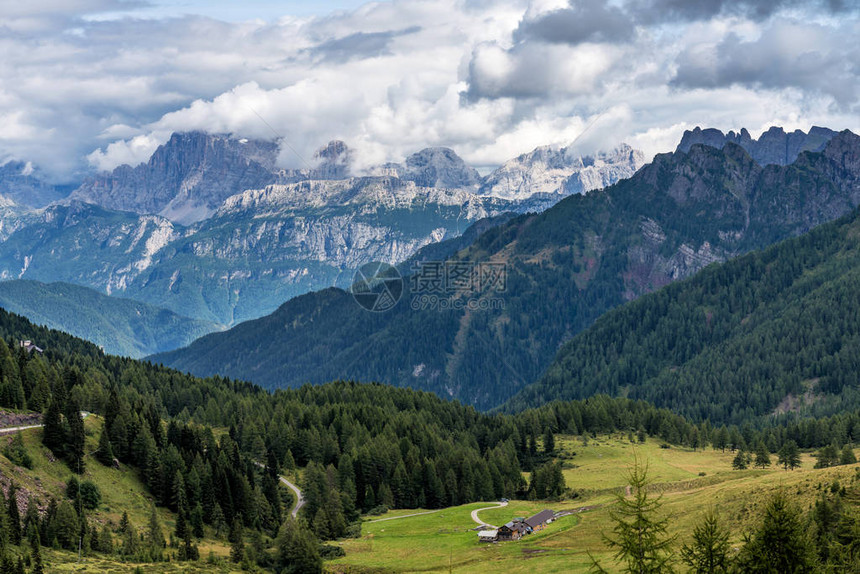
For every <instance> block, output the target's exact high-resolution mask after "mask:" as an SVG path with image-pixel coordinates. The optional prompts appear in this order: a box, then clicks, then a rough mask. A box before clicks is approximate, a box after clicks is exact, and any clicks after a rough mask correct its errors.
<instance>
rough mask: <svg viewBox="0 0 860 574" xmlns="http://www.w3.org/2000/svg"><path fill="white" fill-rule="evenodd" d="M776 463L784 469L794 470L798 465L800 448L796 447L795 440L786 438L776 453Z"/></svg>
mask: <svg viewBox="0 0 860 574" xmlns="http://www.w3.org/2000/svg"><path fill="white" fill-rule="evenodd" d="M777 464H779V465H781V466H782V467H783V468H784V469H785V470H794V469H795V468H798V467H800V450H799V449H798V448H797V443H796V442H794V441H793V440H788V441H786V442H785V444H783V445H782V448H781V449H779V452H778V453H777Z"/></svg>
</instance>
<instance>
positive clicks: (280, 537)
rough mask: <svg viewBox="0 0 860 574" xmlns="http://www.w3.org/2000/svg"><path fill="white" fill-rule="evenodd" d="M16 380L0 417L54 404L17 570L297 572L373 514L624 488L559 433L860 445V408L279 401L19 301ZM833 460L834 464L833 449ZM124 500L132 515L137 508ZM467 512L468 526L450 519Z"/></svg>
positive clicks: (9, 362)
mask: <svg viewBox="0 0 860 574" xmlns="http://www.w3.org/2000/svg"><path fill="white" fill-rule="evenodd" d="M22 338H27V339H31V340H33V341H35V342H36V343H37V344H39V345H40V346H41V347H42V348H44V349H45V352H44V354H40V353H38V352H36V351H32V352H29V353H28V352H26V351H24V350H23V349H21V350H18V351H16V352H15V354H14V355H13V353H12V350H14V349H10V348H9V347H8V346H7V343H6V341H12V342H13V345H14V341H15V340H17V339H22ZM0 374H2V377H0V407H5V408H7V409H16V410H30V411H35V412H36V413H38V412H43V413H44V415H43V419H42V420H43V423H44V428H43V429H42V430H38V429H29V430H26V431H25V432H24V434H25V435H26V436H22V438H21V439H17V438H16V439H13V440H11V441H9V442H8V443H6V446H7V447H8V448H4V449H3V450H2V452H3V456H4V457H5V458H2V457H0V482H3V483H4V484H7V485H8V484H9V482H8V479H9V478H10V477H11V478H13V479H14V481H15V483H16V484H17V485H18V486H20V489H19V490H18V491H17V494H16V500H17V501H18V504H17V505H16V504H11V503H7V504H6V505H0V506H3V507H4V509H5V510H4V511H5V512H7V513H8V515H9V520H8V521H6V520H0V537H6V536H8V539H9V540H10V542H9V543H8V544H7V545H6V546H5V547H0V563H3V564H5V563H6V562H8V561H9V560H12V561H14V560H15V559H16V557H18V556H22V555H29V556H31V557H32V559H33V560H35V559H36V558H35V557H36V556H37V555H38V554H39V552H41V557H42V558H41V559H42V561H43V562H44V563H46V564H47V566H48V571H52V572H53V571H62V569H64V568H68V566H67V565H68V564H70V563H72V561H74V560H76V557H75V555H74V554H73V553H72V552H73V551H74V550H75V549H76V548H78V547H80V548H81V552H82V554H83V557H84V560H85V561H86V564H85V565H83V566H82V565H80V564H79V565H77V566H75V568H76V569H77V570H82V569H84V568H89V570H91V571H94V570H97V569H109V568H111V567H114V565H117V564H128V563H132V564H143V569H144V570H145V571H153V572H160V571H164V572H169V571H182V570H183V569H186V570H188V569H190V570H192V571H193V569H194V568H195V567H197V565H198V564H200V563H199V562H198V560H205V561H206V566H202V565H201V566H200V567H202V568H207V569H209V570H212V565H213V564H214V565H215V566H216V567H217V568H219V569H222V570H225V571H230V570H235V569H237V568H241V569H243V570H248V569H253V568H254V567H259V568H261V569H264V570H268V571H283V568H284V567H285V566H286V565H287V564H294V563H295V562H296V561H298V560H301V561H302V564H305V566H303V570H302V571H305V572H319V571H320V566H321V559H322V555H325V556H327V557H328V558H336V557H338V556H339V555H340V554H339V553H340V551H339V550H337V549H336V548H332V546H333V545H332V544H331V543H330V542H328V541H333V540H340V541H341V542H340V543H339V544H342V545H343V546H345V547H347V548H349V547H350V545H349V543H348V542H346V541H345V539H347V538H352V537H355V536H358V535H359V528H360V527H359V522H360V521H361V520H362V518H363V517H366V516H367V515H368V514H371V515H378V514H380V513H384V512H387V511H388V510H389V509H395V510H397V511H398V513H397V515H398V516H400V515H404V514H415V513H416V512H422V511H421V510H417V509H422V508H426V509H430V510H437V509H438V510H440V512H439V513H438V514H439V516H442V515H445V516H449V517H450V516H455V517H456V516H457V515H456V514H455V513H457V512H459V510H458V509H457V508H456V507H457V506H459V505H463V504H471V503H476V502H478V501H487V500H498V499H500V498H512V499H514V498H515V499H517V502H516V503H514V504H512V509H511V510H517V511H519V509H533V508H535V506H536V503H535V502H529V503H522V502H520V500H531V501H535V500H543V499H546V498H552V499H566V500H567V501H566V502H564V503H563V506H560V508H571V506H572V504H571V502H569V501H570V500H571V499H573V500H574V501H575V502H573V504H576V505H578V504H579V502H581V501H584V500H588V499H589V498H588V497H595V496H596V497H598V498H599V497H600V496H602V494H601V493H604V494H605V493H606V492H607V491H606V488H613V487H614V488H618V487H619V486H620V484H619V483H618V481H617V477H616V478H615V479H614V480H612V481H608V480H606V478H605V477H606V476H607V473H613V472H614V473H616V474H617V473H618V470H617V468H616V469H615V470H612V469H609V470H607V468H606V467H605V466H603V463H602V462H601V461H603V462H608V461H609V460H610V456H609V454H610V452H608V451H599V452H596V453H594V454H589V455H587V456H586V455H585V454H583V455H581V456H580V455H578V454H574V453H573V452H570V451H571V449H570V448H569V447H567V446H566V444H565V441H566V439H564V438H563V437H561V436H559V440H558V441H557V442H556V440H555V435H556V434H559V435H561V434H570V435H580V436H584V437H586V438H585V439H583V440H584V442H588V441H591V440H592V439H593V438H594V437H596V436H597V435H598V433H602V434H605V433H618V434H621V435H623V436H626V437H627V442H628V443H631V444H632V442H638V443H641V442H643V441H648V440H649V437H650V438H651V439H652V440H651V443H650V444H651V445H652V446H653V445H655V444H659V445H660V446H659V449H660V451H661V452H662V451H663V450H666V449H667V448H675V447H679V448H680V447H689V448H691V449H694V450H696V449H701V448H703V447H704V446H706V445H708V444H713V445H714V448H715V449H720V451H721V452H722V451H723V450H724V449H726V448H728V449H731V450H735V449H750V448H751V447H753V446H755V447H756V450H757V451H758V450H759V449H762V448H767V449H770V451H771V452H774V451H782V450H784V449H787V448H789V447H792V448H794V449H796V448H797V447H798V446H799V447H800V448H805V449H810V448H820V449H821V452H824V451H825V450H827V449H841V451H845V448H844V447H845V445H847V444H849V443H851V442H853V441H856V440H857V439H858V437H860V411H855V412H845V413H842V414H840V415H838V416H833V417H830V418H823V419H816V420H812V419H798V418H795V417H788V416H786V417H779V418H777V419H775V420H771V421H768V424H767V425H765V426H763V427H762V428H760V429H758V430H756V429H754V428H753V427H752V426H751V425H746V424H745V425H744V426H743V427H741V428H739V427H736V426H731V427H728V428H726V427H719V428H718V427H716V426H713V425H711V424H710V423H701V424H692V423H691V422H690V421H689V420H687V419H685V418H683V417H680V416H678V415H675V414H673V413H671V412H670V411H668V410H665V409H657V408H655V407H653V406H651V405H649V404H647V403H645V402H644V401H631V400H629V399H624V398H614V399H613V398H609V397H606V396H597V397H591V398H589V399H588V400H585V401H571V402H565V403H560V402H556V403H553V404H550V405H545V406H543V407H541V408H538V409H532V410H527V411H524V412H521V413H518V414H516V415H514V416H510V415H501V414H494V415H487V414H481V413H478V412H477V411H475V409H474V408H472V407H469V406H464V405H462V404H459V403H457V402H454V401H445V400H442V399H440V398H439V397H438V396H436V395H434V394H432V393H427V392H419V391H414V390H411V389H401V388H396V387H391V386H386V385H380V384H358V383H351V382H335V383H329V384H326V385H319V386H310V385H306V386H303V387H302V388H300V389H295V390H287V391H280V392H278V393H275V394H269V393H264V392H262V391H261V390H260V389H259V388H258V387H254V386H252V385H250V384H242V383H236V382H232V381H227V380H224V379H220V378H211V379H199V378H195V377H192V376H189V375H183V374H181V373H178V372H176V371H172V370H169V369H165V368H161V367H156V366H153V365H151V364H148V363H142V362H140V361H135V360H132V359H126V358H118V357H112V356H109V355H104V354H103V353H102V352H100V351H99V349H97V348H96V347H95V346H94V345H92V344H91V343H87V342H85V341H82V340H80V339H76V338H74V337H71V336H69V335H66V334H64V333H60V332H58V331H51V330H48V329H46V328H43V327H36V326H34V325H33V324H32V323H30V322H29V321H27V320H26V319H23V318H21V317H18V316H16V315H14V314H10V313H7V312H6V311H2V310H0ZM10 418H15V417H10ZM17 420H18V421H21V419H20V418H17ZM745 422H746V421H745ZM13 424H22V423H21V422H18V423H13ZM588 437H591V438H588ZM16 441H17V442H16ZM658 441H659V442H658ZM583 446H585V445H583ZM848 448H849V449H850V446H848ZM577 451H578V448H577ZM836 452H840V451H836ZM828 456H829V455H828ZM615 458H618V457H615ZM725 458H726V456H725V455H721V454H716V453H714V454H710V455H708V456H706V457H705V459H704V460H703V461H702V462H700V463H691V464H684V465H682V466H679V465H678V464H677V462H678V459H677V457H675V456H673V455H672V454H667V455H666V456H662V457H661V459H663V460H661V461H659V462H658V463H655V465H654V477H655V478H658V479H659V480H661V481H670V482H674V481H677V480H679V479H680V480H682V481H684V479H690V480H686V481H685V484H686V486H685V488H687V487H698V486H703V487H704V486H707V485H710V484H715V483H714V482H712V479H710V478H706V479H705V480H704V481H702V482H699V481H698V479H697V478H691V477H692V475H693V474H695V473H698V472H702V471H703V470H700V469H703V468H705V467H707V468H706V469H705V470H704V471H705V472H706V473H707V474H709V475H710V474H711V472H713V473H714V480H717V482H719V481H721V480H723V478H725V476H723V477H722V478H721V477H720V474H721V473H722V471H721V470H720V471H719V472H718V471H717V468H716V466H715V465H717V464H720V462H719V461H720V460H722V459H725ZM837 458H838V457H837ZM595 459H599V460H595ZM822 460H827V461H828V462H827V464H833V459H832V457H831V458H827V459H825V458H824V457H823V456H822V457H819V462H820V461H822ZM261 461H264V462H261ZM569 463H572V466H571V464H569ZM836 464H843V463H841V462H839V461H837V462H836ZM844 464H847V463H844ZM703 465H704V466H703ZM577 467H580V468H583V470H582V471H581V472H579V471H578V470H579V469H578V468H577ZM570 470H577V472H573V473H571V472H569V471H570ZM840 470H841V469H837V470H835V471H832V472H840ZM73 472H74V473H76V474H80V477H79V478H78V481H79V482H80V483H81V484H80V486H79V487H77V488H78V492H81V493H82V492H83V491H84V486H83V485H84V484H85V483H87V482H88V481H89V482H92V483H93V484H94V485H95V487H97V488H98V489H99V490H100V491H102V494H103V496H101V497H100V498H101V499H100V500H95V501H94V502H93V500H94V497H93V496H92V494H93V488H94V487H93V486H88V487H87V489H86V492H87V493H88V494H87V495H86V498H85V497H84V495H83V494H81V495H80V496H77V495H75V496H68V495H66V494H65V493H66V492H74V491H72V490H70V488H71V487H69V488H64V486H63V482H64V481H65V482H67V483H68V482H69V481H70V479H71V477H72V473H73ZM280 472H287V473H290V475H291V477H292V479H293V480H295V481H296V482H297V483H298V484H299V485H300V486H301V489H302V495H303V499H304V500H305V504H304V505H303V506H302V507H301V509H300V510H299V516H300V517H301V518H303V519H304V520H301V521H298V522H296V521H292V520H290V519H288V518H287V516H288V509H289V508H291V505H292V499H291V498H290V497H289V496H288V495H287V490H286V489H285V488H282V487H279V486H278V479H277V476H278V474H279V473H280ZM828 472H831V471H828ZM832 472H831V474H830V475H829V476H833V475H832ZM722 474H723V475H724V474H725V473H722ZM738 476H743V475H738ZM567 480H570V485H567V486H566V482H567ZM72 483H73V481H72ZM9 488H11V486H10V487H9ZM569 488H571V489H572V490H569ZM805 492H811V489H809V488H806V490H805ZM64 496H65V498H64ZM744 496H745V495H744ZM123 497H125V498H127V499H128V501H129V502H128V503H127V506H128V507H127V508H125V507H118V506H119V505H120V504H122V503H121V502H117V501H119V500H122V499H123ZM31 500H32V501H33V502H30V501H31ZM697 500H698V499H697ZM733 500H735V501H737V500H739V499H738V498H737V497H736V498H735V499H733ZM803 500H805V499H803ZM52 501H53V502H52ZM85 501H86V502H85ZM486 504H487V503H486V502H481V503H480V505H477V504H475V505H472V506H469V507H467V508H469V509H471V510H477V509H478V508H484V507H485V505H486ZM552 504H553V505H556V502H555V501H553V503H552ZM83 505H86V506H83ZM156 507H157V508H156ZM450 507H455V508H450ZM120 508H122V509H123V510H127V511H128V514H129V520H128V522H129V524H130V526H126V525H124V523H125V522H126V521H124V520H122V516H121V512H120ZM31 509H32V510H31ZM52 509H55V510H52ZM154 509H155V510H154ZM411 509H415V510H411ZM410 510H411V512H410ZM28 514H29V517H27V515H28ZM153 515H154V518H152V517H153ZM21 516H24V518H23V519H22V518H21ZM489 516H494V517H499V516H500V515H499V513H498V511H496V512H495V514H493V513H492V512H491V513H489ZM689 516H690V518H691V519H692V515H689ZM37 517H38V518H37ZM144 517H146V518H145V520H144ZM496 519H497V518H493V520H496ZM463 520H465V519H463ZM463 520H461V519H460V518H454V519H452V518H449V524H450V526H449V528H450V529H451V530H454V529H456V528H458V527H456V524H460V523H461V522H462V521H463ZM141 521H143V524H141ZM36 523H38V525H39V526H38V538H37V537H36V534H34V533H33V530H34V529H33V528H30V529H29V530H28V531H27V533H26V534H27V535H26V536H24V534H25V532H24V530H23V527H22V526H21V525H26V524H36ZM151 524H152V525H154V526H152V525H151ZM732 526H733V528H734V527H735V526H736V525H735V524H734V523H733V524H732ZM437 530H438V528H437ZM153 532H155V533H156V534H154V535H153V534H152V533H153ZM732 532H733V535H737V530H733V531H732ZM371 533H372V532H371ZM171 534H172V537H173V541H172V542H171V543H170V544H169V545H166V544H165V543H166V542H167V540H169V539H170V535H171ZM469 534H470V537H469V539H470V540H474V538H472V537H473V536H474V533H469ZM140 535H142V536H140ZM162 537H164V542H161V539H162ZM225 538H227V541H229V545H228V544H227V542H225ZM540 539H542V537H535V538H534V539H532V540H534V541H538V540H540ZM852 540H853V539H852ZM49 541H50V542H49ZM458 544H459V543H458ZM380 547H381V548H384V546H382V545H380ZM228 548H229V558H228V555H227V552H228ZM452 550H453V548H452ZM210 551H211V552H212V555H211V556H207V554H208V553H209V552H210ZM412 554H414V551H413V552H412ZM198 555H199V558H198ZM348 556H349V554H347V557H348ZM449 556H451V558H453V555H452V554H449ZM430 557H431V555H430V554H428V559H429V558H430ZM408 558H409V557H406V560H407V562H408ZM546 558H549V556H547V557H546ZM165 559H168V560H169V561H170V562H169V563H166V564H165V562H164V560H165ZM228 560H229V561H228ZM383 560H384V563H383V564H381V565H380V566H383V567H387V568H391V569H393V570H399V569H401V568H402V567H404V566H406V565H407V562H402V561H401V560H403V557H402V556H400V557H398V556H384V558H383ZM541 562H542V563H543V562H544V557H541ZM148 564H153V566H152V567H151V568H150V567H149V566H148ZM330 564H332V567H337V564H336V563H330ZM552 564H553V561H552V560H547V566H548V567H549V566H551V565H552ZM118 567H119V568H126V569H127V567H126V566H118ZM4 568H5V566H4ZM83 571H86V570H83Z"/></svg>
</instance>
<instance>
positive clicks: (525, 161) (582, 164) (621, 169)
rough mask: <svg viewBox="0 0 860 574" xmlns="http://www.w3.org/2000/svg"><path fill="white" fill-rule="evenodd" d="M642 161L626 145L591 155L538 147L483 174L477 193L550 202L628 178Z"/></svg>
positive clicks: (637, 153) (569, 150) (638, 152)
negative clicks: (485, 174) (483, 178)
mask: <svg viewBox="0 0 860 574" xmlns="http://www.w3.org/2000/svg"><path fill="white" fill-rule="evenodd" d="M644 163H645V158H644V156H643V155H642V152H640V151H638V150H634V149H633V148H631V147H630V146H628V145H626V144H621V146H619V147H618V148H617V149H615V150H612V151H610V152H601V153H598V154H595V155H594V156H580V155H578V154H577V153H576V152H575V151H574V150H572V149H571V148H561V149H554V148H552V147H550V146H542V147H539V148H537V149H535V150H533V151H531V152H529V153H526V154H523V155H521V156H519V157H517V158H515V159H512V160H510V161H507V162H505V164H504V165H502V166H501V167H499V168H498V169H497V170H495V171H494V172H493V173H491V174H490V175H488V176H487V177H486V179H485V180H484V182H483V184H482V185H481V189H480V192H479V193H480V194H481V195H486V196H491V197H500V198H504V199H516V200H540V199H541V198H543V199H544V200H554V201H553V203H554V202H555V201H558V200H559V199H560V198H561V197H564V196H567V195H571V194H574V193H584V192H586V191H591V190H592V189H600V188H603V187H606V186H607V185H611V184H613V183H615V182H616V181H618V180H620V179H624V178H627V177H630V176H631V175H633V174H634V173H635V172H636V170H637V169H639V168H640V167H642V165H643V164H644ZM547 207H548V206H547Z"/></svg>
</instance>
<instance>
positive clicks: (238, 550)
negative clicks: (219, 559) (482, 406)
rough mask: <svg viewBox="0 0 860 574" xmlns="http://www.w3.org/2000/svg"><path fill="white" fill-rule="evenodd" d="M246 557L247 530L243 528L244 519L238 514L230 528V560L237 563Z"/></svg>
mask: <svg viewBox="0 0 860 574" xmlns="http://www.w3.org/2000/svg"><path fill="white" fill-rule="evenodd" d="M244 559H245V532H244V529H243V528H242V520H241V519H240V518H239V517H238V516H237V517H236V518H234V519H233V526H232V527H231V528H230V560H232V561H233V562H235V563H237V564H238V563H239V562H242V561H243V560H244Z"/></svg>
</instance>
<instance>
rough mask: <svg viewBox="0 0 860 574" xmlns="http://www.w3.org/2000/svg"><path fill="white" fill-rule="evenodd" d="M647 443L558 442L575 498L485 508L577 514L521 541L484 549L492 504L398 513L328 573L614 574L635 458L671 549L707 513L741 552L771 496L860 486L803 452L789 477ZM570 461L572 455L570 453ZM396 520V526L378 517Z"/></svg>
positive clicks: (507, 514)
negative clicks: (476, 514) (618, 521)
mask: <svg viewBox="0 0 860 574" xmlns="http://www.w3.org/2000/svg"><path fill="white" fill-rule="evenodd" d="M660 444H661V443H660V442H659V441H656V440H652V439H648V440H647V441H646V443H644V444H634V443H631V442H630V441H628V440H627V438H626V437H623V436H619V435H615V436H612V437H609V436H601V437H597V438H589V440H588V442H587V444H586V445H584V444H583V442H582V441H581V440H580V439H579V438H578V437H558V439H557V450H558V451H559V454H560V456H561V457H562V460H563V461H564V467H565V469H564V475H565V480H566V481H567V485H568V486H569V487H570V488H572V489H573V490H574V491H575V492H577V493H578V494H577V498H574V499H567V500H563V501H558V502H533V501H511V502H510V504H509V505H508V506H507V507H503V508H493V509H490V510H484V511H482V512H481V513H480V518H481V519H482V520H484V521H485V522H488V523H490V524H493V525H496V526H498V525H501V524H503V523H505V522H507V521H508V520H511V519H512V518H514V517H517V516H524V517H527V516H530V515H532V514H534V513H536V512H537V511H539V510H542V509H544V508H551V509H553V510H557V511H558V510H577V509H578V510H580V511H579V512H577V513H575V514H572V515H570V516H566V517H563V518H560V519H559V520H558V521H556V522H554V523H553V524H551V525H549V526H548V527H547V528H546V529H545V530H544V531H542V532H538V533H534V534H531V535H529V536H527V537H525V538H523V539H522V540H520V541H515V542H499V543H495V544H486V543H480V542H478V540H477V533H476V531H474V530H473V529H474V528H476V527H477V525H476V524H475V523H474V522H472V520H471V517H470V513H471V512H472V511H473V510H475V509H477V508H484V507H487V506H489V504H488V503H486V502H484V503H473V504H467V505H463V506H459V507H453V508H446V509H444V510H441V511H437V512H433V513H431V514H424V515H421V516H414V517H410V516H408V515H409V514H413V513H417V512H422V510H420V509H418V510H411V511H404V510H398V511H394V512H390V513H388V514H386V515H383V516H379V517H369V518H370V520H369V521H368V522H365V523H364V524H363V527H362V536H361V538H358V539H350V540H344V541H341V542H339V544H340V545H341V546H342V547H343V548H344V550H345V551H346V556H345V557H344V558H340V559H338V560H335V561H332V562H328V563H327V568H328V570H329V571H331V572H339V573H371V572H380V573H381V572H459V573H463V574H466V573H479V572H505V573H511V574H517V573H523V574H525V573H530V572H533V571H534V570H535V569H536V568H540V570H541V571H542V572H559V573H561V572H574V573H575V572H587V571H588V570H589V567H590V564H591V558H590V557H589V554H590V555H591V556H593V557H594V558H596V559H598V560H599V561H600V562H601V564H602V565H603V566H604V567H605V568H606V569H607V570H609V571H610V572H612V571H616V570H617V568H615V565H614V563H613V562H612V553H611V552H610V551H609V550H608V549H607V548H606V546H605V544H604V543H603V540H602V533H603V532H609V531H610V530H611V528H612V523H611V520H610V516H609V510H610V508H611V506H612V504H613V501H614V495H615V493H618V492H623V491H624V487H625V484H626V481H625V475H626V473H627V470H628V468H629V467H630V466H631V464H632V463H633V460H634V457H638V458H639V460H640V461H643V462H647V464H648V467H649V477H650V478H651V482H652V487H651V488H652V489H653V490H654V492H655V494H657V493H659V494H661V495H662V497H663V502H664V506H663V509H662V512H663V513H665V514H666V515H668V516H670V517H671V519H672V520H671V529H670V532H671V533H672V534H674V535H676V536H677V537H678V539H677V547H678V548H680V545H681V544H683V543H684V542H687V541H688V540H689V538H690V533H691V532H692V529H693V527H694V525H695V524H696V522H697V521H698V520H699V518H700V517H701V515H702V514H703V512H704V511H705V510H706V509H707V508H709V507H711V506H713V507H714V508H716V509H717V510H718V511H719V513H720V516H721V518H722V519H723V520H724V521H725V523H726V525H727V526H728V527H730V528H731V530H732V532H733V542H734V543H735V544H739V543H740V540H741V537H742V534H743V532H744V531H745V529H747V528H749V527H750V526H751V525H752V524H753V523H754V520H756V517H757V513H758V510H759V509H760V508H761V507H762V505H763V504H764V502H765V501H766V499H767V498H768V496H769V495H770V493H772V492H773V491H774V489H777V488H783V489H785V490H786V491H787V492H789V493H790V494H791V495H792V497H793V498H794V499H795V501H796V502H797V503H798V504H800V505H801V506H802V507H803V508H804V509H808V508H809V507H810V506H811V505H812V503H813V501H814V500H815V498H816V496H817V495H818V493H819V492H820V491H821V490H822V489H826V488H829V486H830V485H831V484H832V483H833V481H834V480H839V482H840V484H841V485H843V486H846V487H848V488H849V489H850V488H851V487H852V486H856V487H858V488H860V465H857V464H855V465H849V466H841V467H835V468H829V469H819V470H816V469H813V468H812V466H813V463H814V459H812V457H811V455H810V454H804V456H803V466H802V467H801V468H800V469H798V470H794V471H784V470H782V469H781V468H776V466H775V463H776V456H773V457H772V459H773V463H774V466H771V467H770V468H769V469H765V470H754V469H750V470H744V471H735V470H732V467H731V463H732V459H733V458H734V455H733V454H732V453H730V452H728V451H726V452H725V453H723V452H720V451H713V450H711V449H706V450H697V451H693V450H692V449H685V448H676V447H672V448H668V449H666V448H661V446H660ZM574 453H575V454H574ZM395 516H399V517H400V518H397V519H393V520H385V521H378V519H379V518H389V517H395Z"/></svg>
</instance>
